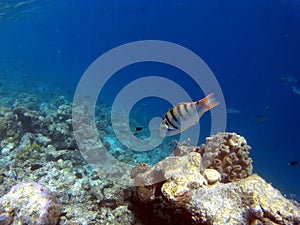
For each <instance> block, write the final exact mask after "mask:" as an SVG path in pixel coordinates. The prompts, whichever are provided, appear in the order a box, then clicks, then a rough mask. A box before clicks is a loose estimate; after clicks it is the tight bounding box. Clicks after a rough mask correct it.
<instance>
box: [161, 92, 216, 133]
mask: <svg viewBox="0 0 300 225" xmlns="http://www.w3.org/2000/svg"><path fill="white" fill-rule="evenodd" d="M218 104H219V102H217V101H216V100H215V99H214V98H213V94H209V95H207V96H206V97H205V98H203V99H201V100H199V101H197V102H183V103H179V104H177V105H175V106H174V107H173V108H172V109H170V110H169V111H168V112H166V114H165V115H164V117H163V118H162V120H161V122H160V125H159V128H158V132H159V135H160V136H161V137H165V136H173V135H176V134H179V133H181V132H182V131H185V130H186V129H188V128H189V127H191V126H193V125H195V124H197V123H198V121H199V119H200V118H201V116H202V115H203V114H204V113H205V112H207V111H208V110H210V109H212V108H214V107H215V106H217V105H218Z"/></svg>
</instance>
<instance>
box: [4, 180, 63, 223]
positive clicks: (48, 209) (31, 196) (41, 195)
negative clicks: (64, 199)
mask: <svg viewBox="0 0 300 225" xmlns="http://www.w3.org/2000/svg"><path fill="white" fill-rule="evenodd" d="M61 210H62V209H61V205H60V204H59V202H58V201H57V199H56V197H55V196H54V195H53V194H52V193H51V191H50V190H49V189H48V188H46V187H44V186H42V185H40V184H37V183H34V182H32V183H20V184H17V185H15V186H13V187H12V188H11V190H10V191H9V192H8V193H7V194H5V195H4V196H3V197H2V198H1V199H0V224H12V225H14V224H28V225H29V224H35V225H55V224H57V222H58V220H59V216H60V214H61V212H62V211H61ZM3 221H11V222H12V221H13V223H6V222H5V223H4V222H3Z"/></svg>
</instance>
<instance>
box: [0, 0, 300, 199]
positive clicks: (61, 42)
mask: <svg viewBox="0 0 300 225" xmlns="http://www.w3.org/2000/svg"><path fill="white" fill-rule="evenodd" d="M3 2H5V1H3ZM6 2H7V4H11V5H13V4H16V3H17V1H6ZM1 10H3V9H1ZM6 12H7V14H6V15H4V16H2V17H1V18H0V34H1V35H0V49H1V55H0V56H1V59H0V62H1V64H0V69H1V70H7V71H8V73H7V76H9V77H11V78H13V77H14V76H16V77H18V76H24V75H30V76H31V77H32V78H33V79H37V80H43V81H47V82H48V83H49V85H51V84H60V85H62V86H63V87H64V88H66V89H68V90H73V91H74V90H75V88H76V85H77V82H78V81H79V79H80V77H81V76H82V74H83V73H84V71H85V70H86V69H87V67H88V66H89V65H90V64H91V63H92V62H93V61H94V60H95V59H96V58H97V57H99V56H100V55H101V54H103V53H105V52H106V51H108V50H110V49H112V48H114V47H117V46H119V45H121V44H125V43H127V42H131V41H137V40H145V39H157V40H165V41H170V42H174V43H177V44H179V45H182V46H184V47H186V48H189V49H190V50H192V51H194V52H195V53H196V54H198V55H199V56H200V57H201V58H202V59H203V60H204V61H205V62H206V63H207V65H208V66H209V67H210V68H211V70H212V71H213V72H214V74H215V76H216V77H217V79H218V81H219V83H220V85H221V88H222V90H223V93H224V97H225V100H226V104H227V105H228V107H233V108H236V109H238V110H240V111H241V113H240V114H229V115H228V123H227V130H228V131H235V132H237V133H239V134H242V135H243V136H245V137H246V139H247V141H248V144H249V145H251V146H252V147H253V149H252V152H251V156H252V158H253V159H254V171H255V172H258V173H259V174H260V175H261V176H263V177H264V178H265V179H266V180H267V181H269V182H271V183H272V184H273V185H274V186H275V187H277V188H279V189H280V190H281V191H282V192H283V193H285V194H287V195H288V196H289V194H290V193H292V194H296V199H298V200H299V199H300V190H299V188H298V187H299V185H300V181H299V177H300V176H299V175H300V165H296V166H293V167H291V166H288V162H290V161H291V160H298V161H300V149H299V133H300V132H299V125H300V119H299V115H300V96H299V95H296V94H295V93H293V91H292V85H291V84H287V85H286V84H285V83H284V82H283V81H282V80H281V79H280V77H282V76H286V75H290V76H293V77H294V78H295V79H300V66H299V65H300V63H299V59H300V44H299V43H300V2H299V1H296V0H282V1H267V0H266V1H261V0H249V1H216V0H207V1H150V0H149V1H145V0H144V1H126V3H125V1H121V0H119V1H96V0H89V1H84V0H81V1H80V0H72V1H59V0H56V1H46V0H43V1H42V0H41V1H36V2H33V3H30V4H27V5H23V6H19V7H17V8H14V7H11V8H8V9H6ZM153 68H155V69H153ZM153 68H152V70H151V67H147V66H145V67H137V70H138V71H137V72H136V74H138V73H146V72H156V71H160V72H161V74H163V73H164V72H165V73H166V74H169V72H168V69H165V68H160V67H159V66H158V67H153ZM145 70H147V71H145ZM176 76H177V77H180V76H181V75H180V72H178V74H175V77H176ZM132 79H134V77H126V76H123V77H122V79H118V77H115V78H114V79H112V80H111V82H109V83H108V84H107V85H108V86H107V89H106V90H110V89H111V88H113V89H114V91H112V92H110V93H109V92H107V93H103V96H104V100H106V101H107V102H110V101H112V99H113V97H114V95H115V94H116V93H118V90H119V89H120V88H121V87H122V86H123V85H125V84H126V83H127V82H128V81H130V80H132ZM188 82H189V80H182V84H183V85H185V86H187V87H188V89H189V92H190V93H191V96H192V97H193V98H195V100H196V99H198V98H201V97H203V96H202V93H201V95H199V93H198V91H194V88H193V87H194V86H193V84H190V85H189V83H188ZM50 87H51V86H50ZM104 92H105V90H104ZM266 106H268V107H269V110H268V111H267V112H266V113H265V114H266V115H267V116H268V118H269V120H268V121H266V122H257V121H253V120H252V118H253V117H255V116H256V115H259V114H263V113H264V109H265V107H266ZM159 110H161V111H164V110H165V109H164V108H161V109H159ZM203 123H204V124H205V123H207V122H206V121H204V122H203Z"/></svg>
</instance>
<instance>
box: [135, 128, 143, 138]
mask: <svg viewBox="0 0 300 225" xmlns="http://www.w3.org/2000/svg"><path fill="white" fill-rule="evenodd" d="M142 129H143V128H142V127H134V128H133V130H134V131H135V132H134V134H133V135H134V136H136V135H137V134H138V132H139V131H141V130H142Z"/></svg>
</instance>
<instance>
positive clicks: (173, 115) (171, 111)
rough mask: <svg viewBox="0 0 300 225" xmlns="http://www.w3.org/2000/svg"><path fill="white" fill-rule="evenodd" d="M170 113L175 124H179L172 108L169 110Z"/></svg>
mask: <svg viewBox="0 0 300 225" xmlns="http://www.w3.org/2000/svg"><path fill="white" fill-rule="evenodd" d="M170 113H171V116H172V118H173V119H174V120H175V122H176V123H178V124H180V121H179V120H178V118H177V116H176V115H175V112H174V108H172V109H171V110H170Z"/></svg>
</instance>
